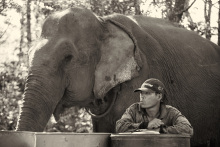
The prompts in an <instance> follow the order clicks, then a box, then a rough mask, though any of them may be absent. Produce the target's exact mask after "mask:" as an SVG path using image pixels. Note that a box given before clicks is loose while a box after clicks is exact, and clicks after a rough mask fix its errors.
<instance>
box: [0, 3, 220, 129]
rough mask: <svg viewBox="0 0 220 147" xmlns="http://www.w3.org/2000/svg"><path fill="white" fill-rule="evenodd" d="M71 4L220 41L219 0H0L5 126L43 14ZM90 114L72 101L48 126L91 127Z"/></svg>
mask: <svg viewBox="0 0 220 147" xmlns="http://www.w3.org/2000/svg"><path fill="white" fill-rule="evenodd" d="M69 7H83V8H87V9H90V10H91V11H93V12H94V13H95V14H96V15H98V16H105V15H110V14H113V13H120V14H124V15H145V16H151V17H158V18H163V19H167V20H169V21H172V22H174V23H178V24H179V26H181V27H184V28H186V29H189V30H191V31H195V32H197V33H198V34H199V35H201V36H203V37H204V38H207V39H209V40H211V41H213V42H214V43H217V42H218V45H220V33H219V32H220V28H219V26H220V23H219V20H220V11H219V10H220V2H219V1H218V0H197V1H196V0H27V1H26V0H2V1H0V130H14V129H15V126H16V121H17V116H18V114H19V107H20V104H21V103H22V101H21V99H22V94H23V92H24V85H25V79H26V76H27V72H28V62H27V59H28V56H27V53H28V49H29V48H30V47H31V45H32V43H33V42H34V41H35V40H36V39H37V38H38V37H39V36H40V33H41V25H42V23H43V21H44V19H45V18H46V17H47V16H48V15H49V14H51V13H53V12H55V11H60V10H63V9H67V8H69ZM91 130H92V123H91V117H90V115H89V114H88V113H86V111H85V109H84V108H80V107H72V108H70V109H69V110H68V111H66V112H65V115H64V116H63V117H61V120H60V121H58V122H56V121H55V120H54V118H53V117H51V119H50V121H49V122H48V125H47V126H46V128H45V131H53V132H57V131H61V132H63V131H65V132H91Z"/></svg>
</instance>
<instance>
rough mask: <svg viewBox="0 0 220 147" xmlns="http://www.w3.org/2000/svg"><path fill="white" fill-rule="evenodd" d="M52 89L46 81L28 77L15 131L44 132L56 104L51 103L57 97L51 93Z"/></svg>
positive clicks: (50, 84)
mask: <svg viewBox="0 0 220 147" xmlns="http://www.w3.org/2000/svg"><path fill="white" fill-rule="evenodd" d="M46 81H47V83H46ZM45 85H47V86H45ZM53 87H54V85H53V84H52V83H50V82H48V79H47V80H46V79H45V78H42V77H36V76H35V77H33V76H29V77H28V80H27V84H26V85H25V93H24V98H23V105H22V107H21V112H20V117H19V120H18V124H17V130H19V131H34V132H39V131H43V130H44V127H45V126H46V124H47V122H48V120H49V119H50V116H51V114H52V113H53V111H54V109H55V107H56V104H57V101H56V100H53V101H52V99H56V97H57V96H56V94H55V93H54V92H52V91H53Z"/></svg>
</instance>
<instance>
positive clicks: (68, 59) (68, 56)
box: [64, 55, 73, 62]
mask: <svg viewBox="0 0 220 147" xmlns="http://www.w3.org/2000/svg"><path fill="white" fill-rule="evenodd" d="M72 58H73V56H72V55H67V56H65V59H64V60H65V62H70V61H71V59H72Z"/></svg>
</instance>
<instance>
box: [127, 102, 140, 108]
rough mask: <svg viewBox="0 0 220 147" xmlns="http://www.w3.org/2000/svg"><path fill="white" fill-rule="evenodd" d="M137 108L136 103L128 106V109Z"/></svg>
mask: <svg viewBox="0 0 220 147" xmlns="http://www.w3.org/2000/svg"><path fill="white" fill-rule="evenodd" d="M137 107H139V103H138V102H136V103H133V104H131V105H130V106H129V108H137Z"/></svg>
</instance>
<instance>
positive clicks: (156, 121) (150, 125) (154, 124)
mask: <svg viewBox="0 0 220 147" xmlns="http://www.w3.org/2000/svg"><path fill="white" fill-rule="evenodd" d="M160 125H164V123H163V122H162V121H161V120H160V119H157V118H154V119H153V120H151V121H150V122H149V123H148V127H147V129H156V128H159V127H160Z"/></svg>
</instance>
